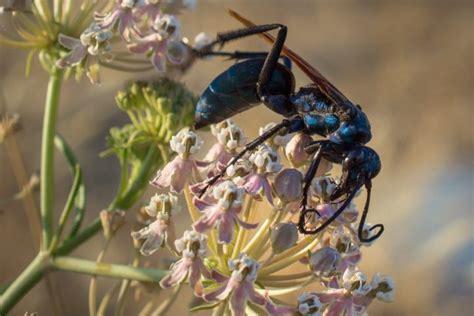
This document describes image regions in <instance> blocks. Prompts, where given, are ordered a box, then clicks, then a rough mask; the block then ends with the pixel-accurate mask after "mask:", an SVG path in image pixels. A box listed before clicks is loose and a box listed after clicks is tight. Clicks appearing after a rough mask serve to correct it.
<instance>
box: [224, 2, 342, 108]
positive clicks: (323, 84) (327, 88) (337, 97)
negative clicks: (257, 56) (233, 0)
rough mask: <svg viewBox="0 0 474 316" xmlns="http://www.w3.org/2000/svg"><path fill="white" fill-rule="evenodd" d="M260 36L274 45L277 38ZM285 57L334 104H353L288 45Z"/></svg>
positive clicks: (247, 22) (249, 23) (237, 16)
mask: <svg viewBox="0 0 474 316" xmlns="http://www.w3.org/2000/svg"><path fill="white" fill-rule="evenodd" d="M229 14H230V15H231V16H232V17H233V18H235V19H236V20H238V21H239V22H240V23H242V24H243V25H245V26H247V27H251V26H255V25H256V24H255V23H253V22H252V21H250V20H248V19H246V18H244V17H243V16H242V15H240V14H239V13H237V12H235V11H234V10H229ZM259 35H260V36H261V37H263V38H264V39H266V40H267V41H268V42H270V43H272V44H273V43H274V42H275V37H274V36H272V35H270V34H269V33H261V34H259ZM283 55H285V56H287V57H288V58H290V59H291V60H292V61H293V62H294V63H295V64H296V65H297V66H298V67H299V68H300V69H301V70H302V71H303V72H304V73H305V74H306V75H307V76H308V78H310V79H311V80H312V81H313V83H314V84H315V85H316V86H318V87H319V88H320V90H321V91H322V92H323V93H324V94H325V95H326V96H327V97H329V98H330V99H331V100H332V101H333V102H334V103H336V104H345V103H348V102H349V103H351V102H350V100H349V99H348V98H346V97H345V96H344V94H342V92H341V91H339V89H337V88H336V87H335V86H334V85H333V84H332V83H331V82H329V80H327V79H326V78H325V77H324V76H323V75H322V74H321V73H320V72H319V71H318V70H317V69H316V68H314V67H313V66H311V65H310V64H309V63H308V62H307V61H306V60H304V59H303V58H302V57H301V56H299V55H298V54H297V53H295V52H294V51H292V50H291V49H290V48H288V47H287V46H286V45H285V46H283Z"/></svg>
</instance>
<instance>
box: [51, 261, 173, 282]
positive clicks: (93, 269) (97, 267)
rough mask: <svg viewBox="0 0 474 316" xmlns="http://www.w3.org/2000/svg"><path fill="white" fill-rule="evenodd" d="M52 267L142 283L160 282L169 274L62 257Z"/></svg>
mask: <svg viewBox="0 0 474 316" xmlns="http://www.w3.org/2000/svg"><path fill="white" fill-rule="evenodd" d="M52 266H53V267H54V268H56V269H58V270H64V271H70V272H77V273H82V274H90V275H98V276H99V275H100V276H103V277H110V278H117V279H129V280H136V281H141V282H159V281H161V279H162V278H163V277H164V276H165V275H166V273H167V271H165V270H159V269H146V268H134V267H131V266H129V265H123V264H111V263H104V262H95V261H90V260H84V259H79V258H73V257H61V256H59V257H56V258H54V259H53V260H52Z"/></svg>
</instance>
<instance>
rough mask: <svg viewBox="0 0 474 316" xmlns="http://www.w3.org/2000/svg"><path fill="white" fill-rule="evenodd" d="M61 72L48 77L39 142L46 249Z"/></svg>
mask: <svg viewBox="0 0 474 316" xmlns="http://www.w3.org/2000/svg"><path fill="white" fill-rule="evenodd" d="M61 82H62V71H61V70H60V69H58V68H53V69H52V70H51V74H50V77H49V83H48V90H47V94H46V103H45V109H44V118H43V135H42V141H41V183H40V192H41V204H40V205H41V220H42V226H43V233H42V239H43V240H42V248H43V250H46V249H48V246H49V244H50V242H51V238H52V235H53V217H54V216H53V208H54V133H55V130H56V116H57V112H58V104H59V95H60V92H61Z"/></svg>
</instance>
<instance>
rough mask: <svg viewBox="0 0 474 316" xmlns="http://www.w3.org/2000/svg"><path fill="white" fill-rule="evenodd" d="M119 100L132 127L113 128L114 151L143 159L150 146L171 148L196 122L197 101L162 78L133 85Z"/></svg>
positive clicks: (172, 82)
mask: <svg viewBox="0 0 474 316" xmlns="http://www.w3.org/2000/svg"><path fill="white" fill-rule="evenodd" d="M116 101H117V105H118V107H119V108H120V109H121V110H123V111H124V112H126V113H127V115H128V116H129V118H130V121H131V124H127V125H125V126H123V127H121V128H112V129H111V131H110V137H109V140H108V141H109V145H110V147H111V150H112V151H115V152H117V151H122V150H130V151H131V152H132V153H133V155H134V156H137V157H136V158H138V159H140V158H142V155H143V154H144V153H143V151H145V150H146V148H149V146H150V145H153V146H159V147H161V146H163V147H164V148H168V143H169V141H170V139H171V137H172V136H173V135H174V134H176V133H177V132H178V131H179V130H181V129H182V128H183V127H185V126H188V125H190V124H191V123H192V121H193V117H194V109H195V104H196V102H197V99H196V97H195V96H194V95H193V94H192V93H191V92H190V91H189V90H187V88H186V87H185V86H184V85H183V84H181V83H178V82H175V81H172V80H170V79H167V78H161V79H159V80H157V81H154V82H134V83H132V84H131V85H130V86H129V87H128V88H127V89H126V90H123V91H119V92H118V94H117V96H116Z"/></svg>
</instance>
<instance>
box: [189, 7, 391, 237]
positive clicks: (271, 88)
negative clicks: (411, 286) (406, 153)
mask: <svg viewBox="0 0 474 316" xmlns="http://www.w3.org/2000/svg"><path fill="white" fill-rule="evenodd" d="M230 14H231V15H232V16H233V17H234V18H236V19H237V20H239V21H240V22H241V23H243V24H244V25H245V26H246V28H243V29H238V30H235V31H230V32H225V33H218V35H217V38H216V39H215V40H214V41H212V42H211V43H210V44H208V45H207V46H205V47H203V48H202V49H200V50H196V51H195V52H194V53H195V54H196V55H197V56H199V57H204V56H227V57H229V58H231V59H236V60H242V59H243V61H240V62H237V63H236V64H234V65H233V66H231V67H230V68H228V69H227V70H226V71H224V72H223V73H222V74H220V75H219V76H217V77H216V78H215V79H214V80H213V81H212V82H211V84H210V85H209V87H208V88H207V89H206V90H205V91H204V93H203V94H202V95H201V97H200V99H199V101H198V104H197V107H196V113H195V124H194V127H195V129H199V128H202V127H204V126H207V125H210V124H213V123H218V122H220V121H222V120H224V119H227V118H229V117H231V116H233V115H235V114H237V113H239V112H242V111H245V110H247V109H249V108H251V107H254V106H256V105H258V104H260V103H263V104H264V105H265V106H266V107H268V108H269V109H270V110H272V111H274V112H276V113H278V114H281V115H283V116H284V117H285V119H284V120H283V121H282V122H281V123H279V124H277V125H276V126H274V127H273V128H271V129H269V130H268V131H266V132H265V133H263V134H262V135H261V136H260V137H258V138H256V139H255V140H253V141H251V142H250V143H248V144H247V145H246V146H245V147H244V149H243V150H242V151H241V152H240V153H239V154H237V155H236V156H235V157H234V158H233V159H232V160H231V161H230V162H229V163H228V164H227V166H226V167H224V169H223V170H222V171H221V173H220V174H218V175H216V176H214V177H212V178H211V179H209V180H208V182H207V185H206V186H205V188H204V189H203V190H202V191H201V195H203V194H204V193H205V192H206V190H207V189H208V188H209V187H210V186H212V185H213V184H214V183H215V182H216V181H217V180H218V179H219V178H221V177H222V176H223V175H224V174H225V171H226V169H227V167H229V166H230V165H232V164H234V163H236V162H237V161H238V160H239V159H240V158H242V157H243V156H244V155H245V154H247V153H248V152H250V151H253V150H254V149H256V148H257V147H258V146H259V145H261V144H263V143H264V142H265V141H266V140H267V139H269V138H270V137H271V136H273V135H275V134H276V133H280V132H283V131H284V132H287V133H293V132H299V131H300V132H303V133H307V134H309V135H314V134H317V135H320V136H323V137H325V138H326V139H324V140H317V141H314V142H312V143H310V144H309V145H308V146H307V147H306V148H305V150H306V152H307V153H309V154H313V160H312V162H311V164H310V166H309V168H308V170H307V172H306V174H305V176H304V188H303V199H302V202H301V210H300V218H299V222H298V228H299V231H300V232H301V233H304V234H316V233H319V232H321V231H322V230H324V229H325V228H326V227H328V225H330V224H331V223H332V222H333V221H334V220H335V219H336V218H337V217H338V216H339V215H340V214H341V213H342V212H343V211H344V209H345V208H346V207H347V206H348V205H349V203H350V202H351V201H352V199H353V198H354V197H355V195H356V193H357V191H359V190H360V189H361V188H362V187H363V186H365V188H366V190H367V198H366V202H365V206H364V210H363V213H362V217H361V220H360V223H359V227H358V237H359V239H360V240H361V241H363V242H370V241H373V240H375V239H377V238H378V237H380V235H381V234H382V233H383V230H384V226H383V225H382V224H377V225H375V226H373V227H371V228H370V231H372V230H374V229H377V231H376V233H374V234H373V236H371V237H370V238H367V236H364V234H363V230H364V225H365V221H366V218H367V213H368V210H369V203H370V196H371V190H372V179H373V178H374V177H375V176H376V175H377V174H378V173H379V171H380V168H381V162H380V158H379V156H378V155H377V153H376V152H375V151H374V150H373V149H371V148H369V147H367V146H365V145H364V144H366V143H367V142H369V141H370V139H371V137H372V135H371V131H370V124H369V121H368V119H367V116H366V115H365V114H364V112H363V111H362V109H361V107H360V106H359V105H354V104H353V103H352V102H351V101H350V100H349V99H347V98H346V97H345V96H344V95H343V94H342V93H341V92H340V91H339V90H338V89H337V88H336V87H335V86H334V85H333V84H331V83H330V82H329V81H328V80H327V79H326V78H325V77H324V76H323V75H322V74H321V73H320V72H319V71H318V70H316V69H315V68H313V67H312V66H311V65H310V64H308V63H307V62H306V61H305V60H304V59H303V58H302V57H300V56H299V55H297V54H296V53H295V52H293V51H292V50H291V49H289V48H287V47H286V46H285V45H284V42H285V39H286V34H287V28H286V26H284V25H281V24H264V25H255V24H254V23H253V22H251V21H249V20H247V19H245V18H244V17H242V16H241V15H239V14H238V13H236V12H234V11H230ZM272 30H278V34H277V37H276V38H275V37H273V36H272V35H270V34H268V33H267V32H269V31H272ZM255 34H258V35H260V36H262V37H264V38H265V39H266V40H267V41H269V42H270V43H272V44H273V46H272V48H271V50H270V51H269V52H268V53H267V52H221V51H213V48H214V47H215V46H216V45H219V46H220V47H222V46H223V45H224V44H225V43H227V42H229V41H231V40H235V39H239V38H242V37H246V36H250V35H255ZM280 58H288V59H289V60H291V61H292V62H293V63H295V64H296V65H297V66H298V67H299V68H300V69H301V70H302V71H303V72H304V73H305V74H306V75H307V76H308V77H309V78H310V79H311V81H312V83H311V84H309V85H307V86H305V87H302V88H300V89H299V91H297V92H295V90H294V89H295V78H294V76H293V73H292V72H291V70H290V69H289V67H287V66H285V65H283V64H281V63H279V59H280ZM285 64H287V65H288V64H289V63H288V62H286V63H285ZM322 158H324V159H326V160H328V161H330V162H333V163H336V164H340V165H342V177H341V181H340V183H339V184H338V185H337V187H336V189H335V191H334V192H333V193H332V195H331V197H330V199H331V201H339V202H340V203H342V205H341V206H340V207H339V208H338V209H337V211H336V212H335V213H334V214H333V215H332V216H331V217H330V218H329V219H327V220H326V221H325V222H324V223H322V224H321V225H320V226H319V227H317V228H315V229H308V228H307V223H306V222H307V220H308V218H309V216H311V215H312V214H318V212H317V211H316V210H315V209H313V208H309V207H308V206H307V203H308V191H309V188H310V184H311V181H312V179H313V178H314V176H315V174H316V171H317V169H318V166H319V164H320V162H321V159H322ZM318 215H319V214H318Z"/></svg>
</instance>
